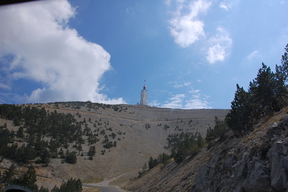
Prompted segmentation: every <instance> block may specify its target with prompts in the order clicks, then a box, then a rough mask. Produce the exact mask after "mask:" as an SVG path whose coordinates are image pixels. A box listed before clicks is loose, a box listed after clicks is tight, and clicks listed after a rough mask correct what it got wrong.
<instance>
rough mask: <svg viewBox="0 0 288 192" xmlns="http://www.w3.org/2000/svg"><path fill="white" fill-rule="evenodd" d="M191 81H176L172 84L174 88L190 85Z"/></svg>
mask: <svg viewBox="0 0 288 192" xmlns="http://www.w3.org/2000/svg"><path fill="white" fill-rule="evenodd" d="M191 84H192V83H191V82H185V83H183V84H178V83H176V84H175V85H173V87H174V88H180V87H187V86H189V85H191Z"/></svg>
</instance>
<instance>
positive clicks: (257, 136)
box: [191, 115, 288, 192]
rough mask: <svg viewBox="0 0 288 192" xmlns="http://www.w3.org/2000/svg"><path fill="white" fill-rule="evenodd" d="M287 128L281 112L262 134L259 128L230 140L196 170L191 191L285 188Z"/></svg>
mask: <svg viewBox="0 0 288 192" xmlns="http://www.w3.org/2000/svg"><path fill="white" fill-rule="evenodd" d="M256 130H257V128H256ZM287 130H288V116H287V115H285V116H283V117H282V118H281V119H280V121H279V122H277V123H274V124H273V125H272V126H271V127H268V128H266V133H265V131H263V129H261V128H259V131H255V132H254V133H253V134H251V135H249V136H248V137H246V138H243V139H241V140H240V139H231V141H230V142H229V143H228V144H227V145H226V147H224V148H223V149H222V151H221V152H220V153H218V154H215V155H214V157H213V158H212V159H211V161H210V162H209V163H208V164H207V165H206V166H204V167H203V168H202V169H201V170H200V171H199V172H198V177H197V179H196V183H195V185H194V186H193V188H192V189H191V191H197V192H198V191H199V192H200V191H201V192H203V191H207V192H208V191H209V192H210V191H227V192H228V191H229V192H230V191H231V192H232V191H233V192H249V191H251V192H252V191H253V192H257V191H258V192H265V191H267V192H274V191H288V190H287V189H288V182H287V181H288V138H287V133H288V132H287ZM235 141H236V143H235ZM237 141H238V142H239V143H238V144H237ZM212 150H213V149H212Z"/></svg>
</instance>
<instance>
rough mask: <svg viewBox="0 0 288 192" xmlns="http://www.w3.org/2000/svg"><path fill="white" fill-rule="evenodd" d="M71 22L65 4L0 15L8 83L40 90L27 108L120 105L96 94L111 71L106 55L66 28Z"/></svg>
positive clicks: (64, 1)
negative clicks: (34, 85)
mask: <svg viewBox="0 0 288 192" xmlns="http://www.w3.org/2000/svg"><path fill="white" fill-rule="evenodd" d="M74 16H75V9H74V8H73V7H72V6H71V5H70V4H69V2H68V1H67V0H62V1H47V2H43V1H42V2H38V3H32V4H29V6H28V5H24V6H9V7H7V8H5V9H1V11H0V25H1V26H0V58H1V61H2V62H3V61H5V62H4V63H5V64H6V68H5V69H6V70H5V73H6V75H7V77H8V79H9V80H10V81H11V82H12V83H13V81H15V80H21V79H28V80H30V81H34V82H37V83H38V84H39V87H38V88H36V89H35V90H33V91H32V92H31V93H29V94H30V95H27V96H26V98H25V100H26V102H47V101H67V100H91V101H94V102H102V103H124V100H123V99H122V98H116V99H109V98H108V97H107V96H106V95H103V94H101V93H100V92H99V91H100V88H99V79H100V78H101V76H102V75H103V74H104V73H105V72H106V71H107V70H109V69H110V68H111V66H110V55H109V53H108V52H107V51H105V50H104V49H103V47H101V46H100V45H98V44H96V43H92V42H88V41H86V40H85V39H84V38H83V37H81V36H80V35H79V34H78V32H77V31H76V30H75V29H72V28H70V27H69V25H68V21H69V19H70V18H71V17H74ZM7 58H9V59H7ZM1 87H5V85H3V84H2V85H1Z"/></svg>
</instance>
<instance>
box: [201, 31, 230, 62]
mask: <svg viewBox="0 0 288 192" xmlns="http://www.w3.org/2000/svg"><path fill="white" fill-rule="evenodd" d="M209 42H210V45H211V46H210V47H209V48H208V51H207V57H206V59H207V60H208V62H209V63H211V64H213V63H215V62H217V61H223V60H224V59H225V58H226V57H227V56H228V55H229V51H230V48H231V46H232V39H231V38H230V34H229V33H228V32H227V31H225V30H224V29H223V28H221V27H218V28H217V34H216V35H215V36H213V37H211V38H210V39H209Z"/></svg>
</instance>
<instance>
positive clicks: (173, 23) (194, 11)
mask: <svg viewBox="0 0 288 192" xmlns="http://www.w3.org/2000/svg"><path fill="white" fill-rule="evenodd" d="M185 3H186V2H185V0H181V1H177V11H176V12H175V13H174V17H173V18H172V19H171V20H169V24H170V27H169V29H170V33H171V35H172V36H173V37H174V40H175V43H177V44H178V45H180V46H181V47H188V46H190V45H191V44H192V43H194V42H195V41H197V40H198V39H199V38H200V37H205V32H204V30H203V27H204V23H203V22H202V21H200V20H199V19H198V17H199V14H200V13H205V12H206V11H207V10H208V8H209V7H210V5H211V3H210V2H206V1H205V0H197V1H189V2H188V4H189V5H186V4H185ZM169 4H170V1H169ZM186 7H187V9H188V10H186V9H185V8H186ZM187 11H188V13H187Z"/></svg>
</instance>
